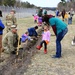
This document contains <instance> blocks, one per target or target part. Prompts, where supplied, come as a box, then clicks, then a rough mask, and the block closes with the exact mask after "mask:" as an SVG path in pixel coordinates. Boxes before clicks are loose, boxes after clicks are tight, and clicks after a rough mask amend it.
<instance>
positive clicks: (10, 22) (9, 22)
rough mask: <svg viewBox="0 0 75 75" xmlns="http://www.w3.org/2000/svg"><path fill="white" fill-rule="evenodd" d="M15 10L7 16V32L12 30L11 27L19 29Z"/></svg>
mask: <svg viewBox="0 0 75 75" xmlns="http://www.w3.org/2000/svg"><path fill="white" fill-rule="evenodd" d="M15 13H16V12H15V10H14V9H12V10H11V11H10V13H9V14H8V15H7V16H6V31H7V32H9V31H10V29H11V25H15V26H16V27H17V20H16V17H15Z"/></svg>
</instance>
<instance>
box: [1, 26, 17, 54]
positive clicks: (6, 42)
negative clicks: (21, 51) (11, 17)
mask: <svg viewBox="0 0 75 75" xmlns="http://www.w3.org/2000/svg"><path fill="white" fill-rule="evenodd" d="M16 37H17V39H18V35H17V29H16V26H15V25H12V26H11V30H10V31H9V32H8V33H7V34H6V35H5V36H4V38H3V40H2V46H3V49H4V52H5V53H7V54H10V53H14V52H15V48H16V47H17V46H16V47H15V45H14V44H15V42H16V41H17V40H16ZM16 49H17V48H16Z"/></svg>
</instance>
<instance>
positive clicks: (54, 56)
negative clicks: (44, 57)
mask: <svg viewBox="0 0 75 75" xmlns="http://www.w3.org/2000/svg"><path fill="white" fill-rule="evenodd" d="M52 58H61V56H56V55H53V56H52Z"/></svg>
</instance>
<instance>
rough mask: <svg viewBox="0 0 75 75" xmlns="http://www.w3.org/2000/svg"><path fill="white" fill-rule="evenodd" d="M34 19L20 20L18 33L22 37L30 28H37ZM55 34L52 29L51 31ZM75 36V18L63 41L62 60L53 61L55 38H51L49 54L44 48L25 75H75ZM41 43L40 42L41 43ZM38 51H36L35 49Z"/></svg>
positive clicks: (34, 58)
mask: <svg viewBox="0 0 75 75" xmlns="http://www.w3.org/2000/svg"><path fill="white" fill-rule="evenodd" d="M35 25H36V24H34V23H33V19H32V17H31V18H23V19H19V20H18V28H19V29H18V33H19V35H20V36H21V35H22V34H23V33H24V32H25V31H26V30H27V28H29V27H32V26H35ZM50 31H51V33H52V34H54V33H53V31H52V29H50ZM74 35H75V17H74V19H73V24H72V25H68V33H67V35H66V36H65V37H64V39H63V40H62V42H61V43H62V58H60V59H53V58H51V56H52V55H54V54H55V49H56V45H55V39H56V37H55V36H51V41H50V43H49V44H48V54H44V53H43V48H42V49H41V50H40V51H38V53H37V54H36V55H34V56H33V57H32V59H31V60H32V64H31V65H29V68H28V70H27V72H25V73H24V75H75V46H72V45H71V41H72V39H73V37H74ZM39 43H40V42H39ZM35 50H36V49H35Z"/></svg>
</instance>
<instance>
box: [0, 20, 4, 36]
mask: <svg viewBox="0 0 75 75" xmlns="http://www.w3.org/2000/svg"><path fill="white" fill-rule="evenodd" d="M4 28H5V26H4V24H3V23H2V21H1V20H0V35H2V34H3V29H4Z"/></svg>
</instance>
